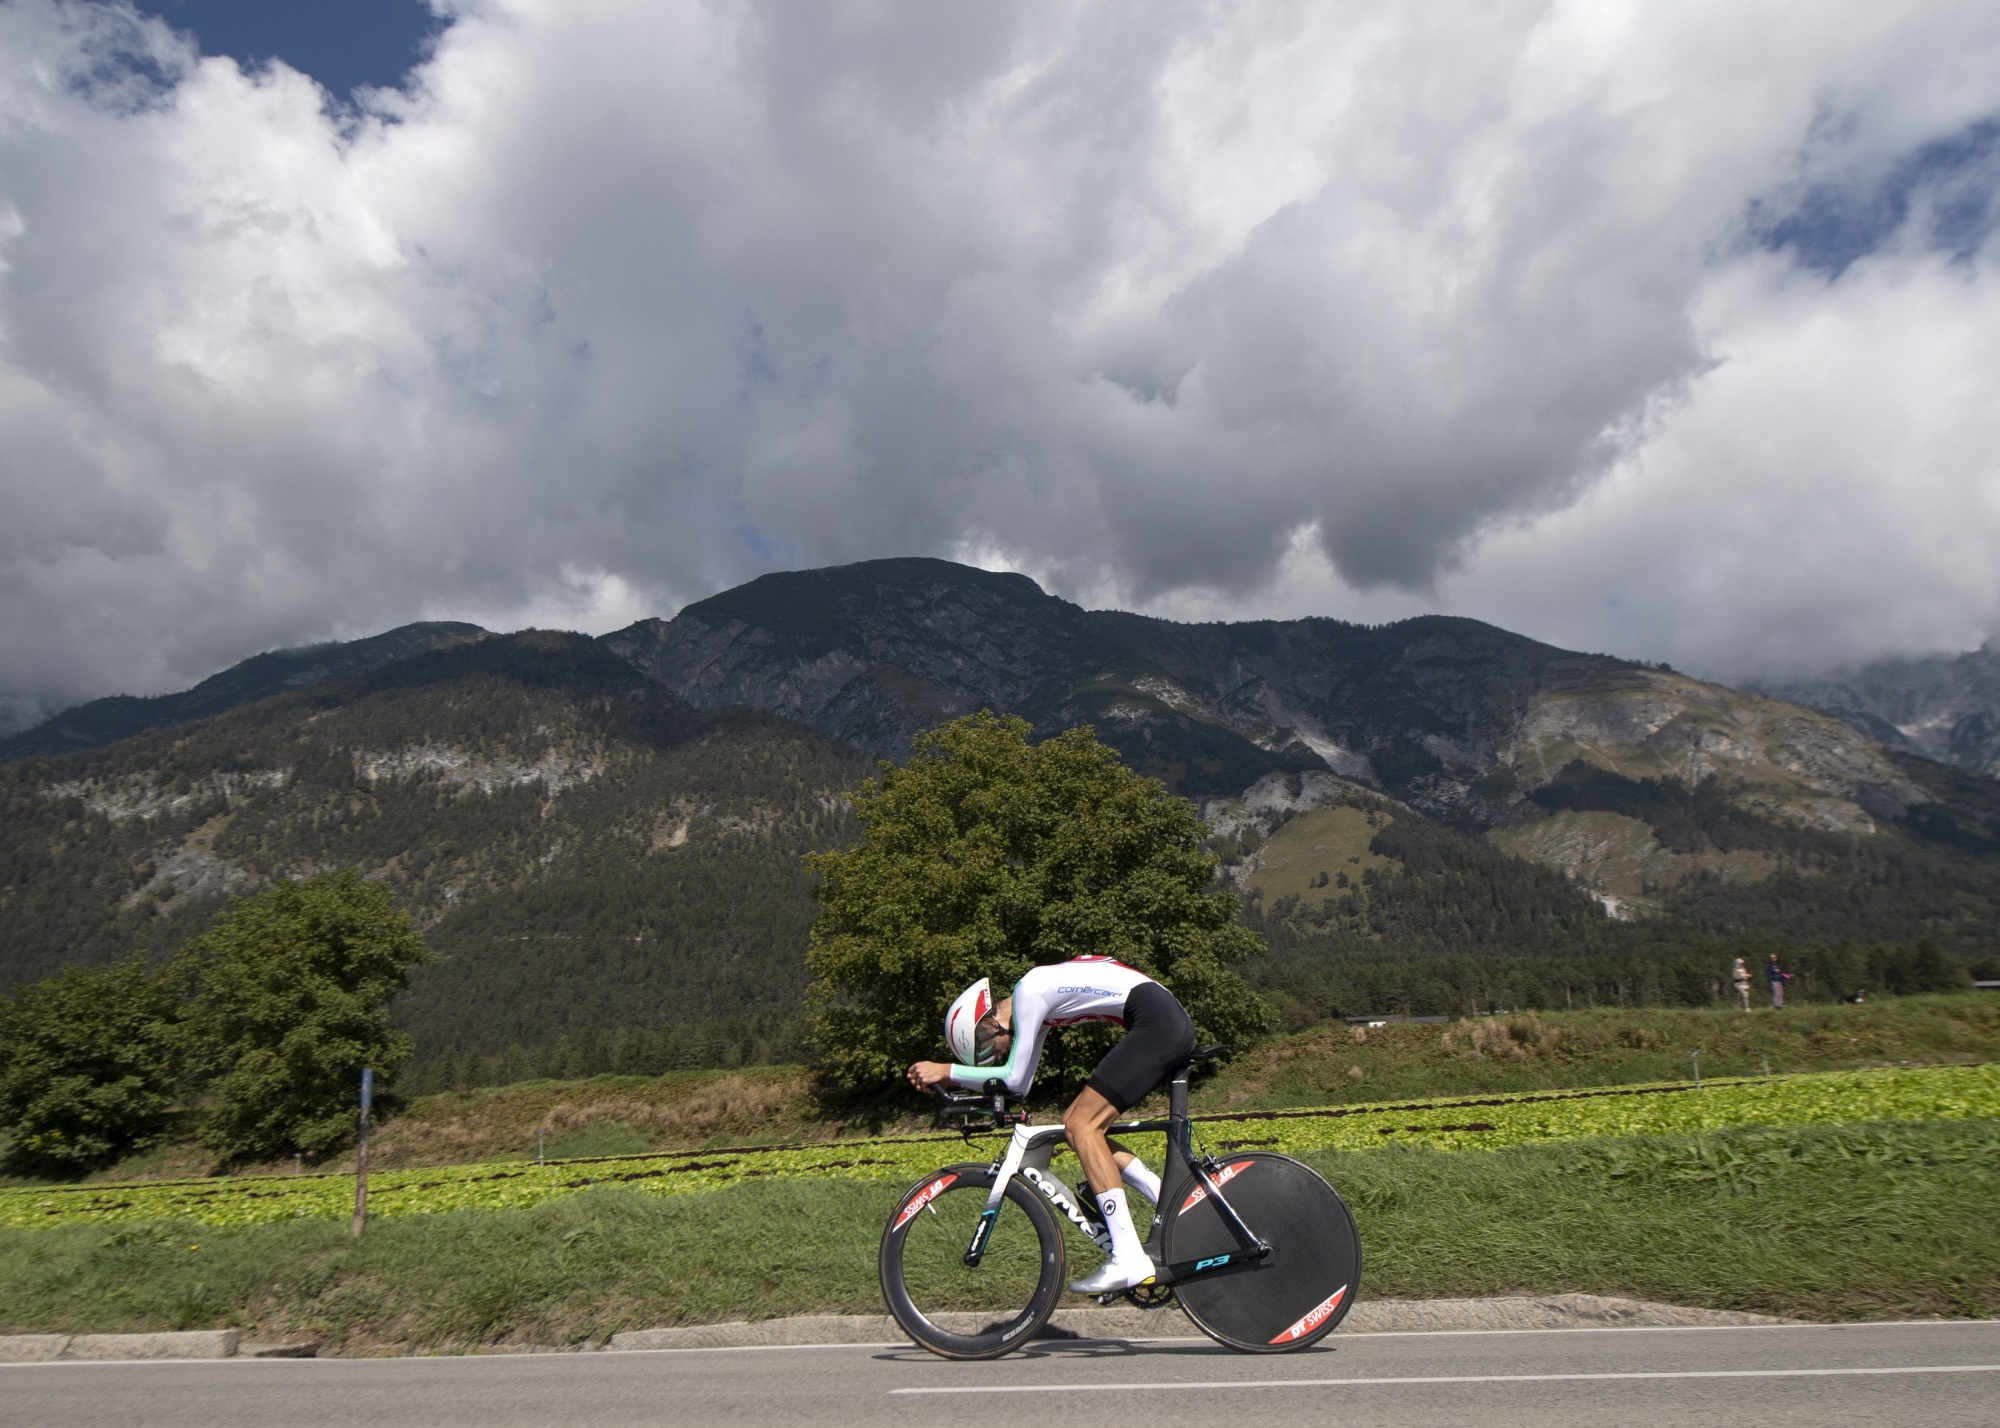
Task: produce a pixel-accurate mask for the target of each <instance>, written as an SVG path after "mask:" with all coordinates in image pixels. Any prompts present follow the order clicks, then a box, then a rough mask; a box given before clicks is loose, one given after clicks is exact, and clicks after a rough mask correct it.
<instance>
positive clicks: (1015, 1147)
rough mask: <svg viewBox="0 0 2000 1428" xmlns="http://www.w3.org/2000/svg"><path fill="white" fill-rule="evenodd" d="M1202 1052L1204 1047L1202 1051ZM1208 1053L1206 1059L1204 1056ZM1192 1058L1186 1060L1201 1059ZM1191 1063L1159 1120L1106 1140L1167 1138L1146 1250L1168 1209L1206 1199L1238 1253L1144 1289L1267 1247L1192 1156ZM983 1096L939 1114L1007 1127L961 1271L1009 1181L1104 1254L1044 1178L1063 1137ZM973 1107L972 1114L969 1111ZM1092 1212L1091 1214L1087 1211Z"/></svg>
mask: <svg viewBox="0 0 2000 1428" xmlns="http://www.w3.org/2000/svg"><path fill="white" fill-rule="evenodd" d="M1204 1049H1206V1048H1204ZM1211 1054H1213V1053H1212V1052H1211ZM1203 1059H1206V1058H1204V1057H1203V1056H1202V1055H1201V1053H1200V1052H1197V1053H1196V1054H1195V1057H1194V1060H1196V1061H1198V1060H1203ZM1192 1064H1193V1062H1192V1061H1191V1062H1190V1063H1189V1065H1187V1066H1183V1067H1181V1068H1180V1070H1178V1071H1176V1072H1175V1073H1174V1078H1173V1080H1172V1081H1171V1082H1169V1083H1168V1088H1167V1117H1166V1119H1165V1120H1150V1121H1118V1122H1116V1123H1115V1124H1113V1125H1112V1126H1111V1127H1110V1132H1111V1133H1113V1134H1125V1135H1139V1134H1143V1133H1146V1132H1149V1131H1165V1132H1166V1133H1167V1155H1166V1164H1165V1165H1164V1166H1163V1167H1162V1168H1161V1172H1162V1173H1161V1176H1160V1182H1161V1183H1160V1208H1159V1212H1158V1218H1157V1219H1156V1221H1155V1223H1154V1228H1153V1235H1152V1237H1151V1238H1150V1239H1149V1240H1148V1242H1147V1243H1148V1249H1149V1250H1150V1249H1152V1248H1153V1247H1154V1244H1155V1242H1156V1241H1158V1240H1159V1238H1160V1231H1161V1228H1162V1227H1163V1226H1164V1225H1165V1223H1166V1221H1167V1219H1168V1217H1169V1216H1172V1215H1176V1214H1178V1211H1177V1210H1176V1209H1172V1208H1169V1207H1173V1206H1184V1205H1188V1204H1190V1203H1197V1204H1198V1203H1199V1202H1200V1200H1201V1199H1213V1200H1214V1201H1215V1206H1216V1208H1217V1209H1218V1210H1220V1211H1221V1212H1222V1218H1223V1219H1224V1220H1225V1221H1226V1222H1227V1223H1228V1225H1229V1228H1230V1230H1231V1231H1232V1232H1233V1233H1234V1234H1235V1236H1236V1238H1237V1241H1238V1243H1239V1245H1240V1248H1238V1249H1234V1250H1230V1251H1229V1252H1227V1253H1225V1254H1219V1255H1210V1256H1209V1257H1208V1258H1206V1259H1198V1260H1189V1261H1187V1262H1185V1263H1182V1264H1166V1265H1158V1267H1157V1270H1156V1272H1155V1274H1154V1276H1153V1278H1152V1280H1151V1281H1149V1283H1150V1284H1151V1285H1154V1286H1160V1287H1164V1286H1166V1285H1170V1284H1177V1283H1180V1282H1181V1281H1182V1280H1186V1279H1192V1278H1193V1277H1194V1276H1195V1275H1197V1274H1210V1273H1213V1272H1214V1271H1216V1270H1220V1269H1227V1268H1228V1267H1229V1266H1230V1265H1232V1264H1242V1263H1244V1262H1246V1261H1249V1260H1261V1259H1265V1258H1268V1257H1269V1255H1270V1253H1271V1246H1270V1245H1269V1244H1267V1243H1266V1242H1265V1241H1264V1240H1263V1239H1262V1238H1260V1237H1259V1236H1258V1235H1257V1233H1256V1232H1255V1231H1253V1230H1252V1229H1251V1228H1250V1227H1249V1226H1248V1225H1246V1224H1245V1223H1244V1222H1243V1217H1242V1216H1241V1215H1239V1214H1237V1213H1236V1207H1235V1206H1234V1205H1231V1204H1230V1203H1229V1199H1228V1197H1227V1196H1225V1195H1224V1194H1223V1193H1222V1186H1223V1183H1224V1182H1225V1181H1226V1180H1228V1179H1229V1174H1228V1172H1227V1171H1225V1170H1223V1168H1222V1167H1221V1166H1220V1165H1219V1164H1218V1163H1217V1162H1216V1161H1215V1160H1213V1159H1212V1158H1211V1157H1209V1156H1207V1155H1196V1154H1195V1151H1194V1131H1193V1127H1192V1126H1191V1124H1190V1123H1189V1121H1188V1109H1187V1097H1188V1071H1189V1070H1190V1069H1191V1066H1192ZM986 1093H987V1094H986V1097H985V1098H978V1097H947V1098H946V1100H947V1106H946V1109H945V1111H944V1112H943V1114H945V1115H947V1116H950V1115H958V1116H961V1117H969V1116H973V1115H990V1116H991V1117H992V1118H993V1121H994V1124H995V1125H1004V1124H1007V1123H1008V1122H1009V1120H1010V1119H1011V1120H1012V1123H1013V1126H1014V1132H1013V1135H1012V1136H1011V1137H1010V1138H1009V1140H1008V1142H1007V1150H1006V1152H1005V1154H1003V1155H1001V1156H1000V1158H999V1159H998V1160H996V1161H994V1162H993V1190H992V1193H991V1194H989V1195H988V1196H987V1197H986V1208H985V1210H984V1211H983V1212H982V1213H981V1214H980V1216H979V1223H978V1224H977V1225H976V1226H975V1227H974V1228H973V1231H972V1243H971V1244H969V1245H968V1246H966V1250H965V1263H966V1265H967V1266H968V1267H969V1268H974V1269H976V1268H978V1267H979V1261H980V1259H981V1257H982V1256H983V1255H984V1254H985V1253H986V1241H987V1238H988V1236H989V1235H991V1234H992V1231H993V1222H994V1220H995V1219H996V1218H998V1216H999V1214H1000V1203H1001V1199H1002V1197H1003V1196H1004V1195H1005V1194H1006V1193H1007V1184H1008V1182H1009V1181H1011V1180H1012V1179H1013V1178H1014V1177H1015V1176H1016V1175H1019V1176H1020V1177H1021V1178H1022V1179H1023V1180H1025V1181H1027V1182H1028V1183H1029V1184H1030V1185H1032V1186H1034V1187H1035V1189H1037V1190H1039V1191H1040V1192H1041V1194H1042V1197H1043V1198H1044V1199H1046V1200H1047V1201H1048V1202H1049V1203H1050V1204H1051V1205H1053V1206H1055V1208H1056V1209H1058V1210H1060V1211H1061V1212H1062V1214H1063V1216H1064V1217H1065V1218H1066V1219H1067V1220H1068V1221H1069V1222H1070V1223H1071V1224H1072V1225H1074V1226H1076V1228H1077V1229H1078V1230H1080V1231H1081V1232H1082V1233H1083V1234H1084V1235H1085V1236H1086V1237H1087V1238H1089V1239H1090V1240H1091V1241H1092V1242H1093V1243H1094V1244H1096V1245H1097V1247H1098V1248H1099V1249H1103V1250H1109V1249H1110V1247H1111V1235H1110V1232H1109V1231H1107V1230H1106V1229H1105V1227H1104V1224H1103V1222H1102V1221H1101V1220H1099V1219H1098V1218H1097V1217H1096V1216H1095V1215H1094V1214H1089V1215H1086V1214H1085V1213H1084V1212H1083V1211H1082V1210H1080V1209H1079V1208H1078V1207H1077V1204H1076V1202H1075V1201H1074V1200H1073V1199H1071V1198H1070V1194H1069V1191H1068V1190H1067V1189H1066V1188H1065V1187H1064V1186H1063V1184H1062V1182H1061V1181H1060V1180H1059V1179H1058V1178H1057V1177H1056V1176H1055V1175H1054V1174H1052V1173H1051V1172H1050V1170H1049V1160H1050V1158H1051V1157H1053V1156H1054V1154H1055V1152H1056V1147H1057V1146H1060V1145H1067V1144H1068V1143H1069V1133H1068V1132H1067V1131H1066V1130H1065V1129H1064V1128H1063V1127H1062V1126H1060V1125H1052V1126H1031V1125H1029V1124H1027V1122H1026V1119H1025V1117H1020V1118H1014V1117H1010V1115H1009V1112H1008V1109H1007V1094H1006V1090H1005V1088H1004V1087H1003V1086H1002V1084H1001V1083H1000V1082H999V1081H988V1082H987V1083H986ZM975 1108H976V1109H975ZM1190 1181H1194V1182H1198V1184H1199V1186H1200V1189H1199V1190H1198V1191H1197V1192H1196V1199H1195V1200H1194V1201H1192V1202H1189V1201H1187V1200H1185V1199H1184V1198H1183V1192H1184V1191H1186V1190H1187V1188H1188V1184H1189V1182H1190ZM1094 1208H1095V1207H1093V1209H1094Z"/></svg>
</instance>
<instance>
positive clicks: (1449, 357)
mask: <svg viewBox="0 0 2000 1428" xmlns="http://www.w3.org/2000/svg"><path fill="white" fill-rule="evenodd" d="M440 8H441V9H442V10H444V11H445V13H446V14H447V15H448V16H449V18H450V19H451V21H452V23H451V25H450V28H449V29H448V30H446V31H445V33H444V35H443V37H442V39H441V41H440V43H439V45H438V47H437V50H436V52H435V54H434V56H433V57H432V58H431V59H430V60H429V61H428V62H427V63H426V64H425V65H423V66H422V67H421V68H420V69H419V70H418V71H416V72H415V73H414V74H413V75H412V77H411V80H410V82H409V84H408V86H407V87H406V89H405V90H403V91H389V92H382V93H377V94H375V95H373V96H372V97H368V98H367V99H366V100H365V103H364V107H363V108H362V109H360V110H356V109H353V108H347V107H342V106H339V105H336V104H334V103H333V102H332V101H331V100H330V98H329V97H328V96H327V95H326V94H324V93H323V92H322V91H320V90H319V89H318V88H317V87H316V86H315V85H313V83H312V82H311V81H310V80H308V79H307V78H305V77H304V76H302V75H299V74H296V73H294V72H292V71H290V70H288V69H285V68H284V67H283V66H272V67H269V68H266V69H264V70H261V71H257V72H254V73H247V74H246V73H245V72H243V71H242V70H241V69H239V68H238V66H236V65H235V64H234V63H232V62H231V61H228V60H224V59H206V60H203V59H200V58H198V56H197V54H196V52H195V51H194V50H193V49H192V48H191V47H190V46H189V45H188V44H187V43H186V42H185V41H183V40H182V39H180V38H178V37H176V36H175V35H174V34H173V33H172V32H171V31H170V30H168V29H166V28H165V27H163V26H161V25H159V24H158V23H157V22H152V21H143V20H141V19H140V18H139V17H138V16H136V15H135V14H134V13H133V12H132V11H130V10H129V9H126V8H123V7H122V6H120V5H115V4H109V3H99V0H0V709H4V710H5V711H6V713H5V714H4V715H0V722H11V723H16V724H18V723H20V722H24V721H26V720H29V719H31V718H33V717H36V716H37V715H39V714H40V713H42V712H46V711H47V710H49V709H52V708H54V707H58V706H60V705H62V704H64V703H67V702H70V701H73V700H75V699H78V698H84V697H89V696H92V695H96V694H100V693H105V692H109V691H111V690H117V689H123V690H130V691H134V692H142V691H149V690H154V689H161V688H170V687H175V686H177V685H179V684H184V683H186V682H189V681H191V680H193V679H195V678H199V677H200V676H202V675H204V674H207V673H209V672H211V671H212V670H213V669H214V668H216V667H219V666H220V665H222V664H224V663H227V662H229V661H230V660H233V659H237V658H241V657H242V656H244V655H247V654H249V653H252V652H254V651H255V650H257V649H260V648H266V647H269V646H271V645H276V644H282V643H288V642H297V641H301V640H305V639H313V638H326V637H329V636H341V635H355V634H362V633H368V632H371V631H373V630H376V629H379V628H382V627H384V626H386V625H389V624H393V623H397V622H399V621H401V620H405V619H412V618H420V617H426V616H433V617H460V618H471V619H478V620H482V621H484V622H487V623H495V624H502V625H505V624H511V623H520V622H525V621H529V620H533V621H538V622H542V623H558V624H570V625H577V626H583V627H588V628H608V627H610V626H613V625H615V624H618V623H622V622H623V621H625V620H628V619H630V618H632V617H634V616H635V615H637V614H640V613H645V612H648V611H654V610H662V611H664V610H670V609H672V608H673V607H674V606H676V605H677V604H678V603H679V602H681V601H683V600H686V599H690V598H694V597H697V596H699V595H702V594H705V593H708V592H709V591H712V590H714V589H716V588H719V587H721V586H723V585H726V584H729V583H732V582H734V581H736V580H739V579H742V578H747V577H748V576H750V575H753V574H756V573H758V572H759V571H761V570H765V569H770V568H774V567H780V566H796V565H806V564H819V563H826V562H832V561H840V560H849V559H857V558H864V557H871V556H880V555H893V554H915V553H934V554H960V555H970V556H976V557H977V558H979V559H981V560H982V561H984V562H987V563H1002V564H1007V565H1010V566H1013V567H1015V568H1019V569H1023V570H1027V571H1029V572H1030V573H1033V574H1036V575H1038V576H1040V577H1041V578H1043V579H1044V580H1045V582H1046V583H1048V584H1049V585H1051V587H1052V588H1055V589H1058V590H1060V591H1062V592H1063V593H1067V594H1072V595H1075V596H1078V597H1080V598H1086V599H1092V600H1097V601H1102V602H1117V603H1125V604H1136V605H1141V606H1144V607H1147V608H1152V609H1156V610H1159V611H1162V612H1170V613H1183V614H1193V615H1208V614H1227V615H1244V614H1258V613H1283V614H1302V613H1323V614H1335V615H1343V616H1347V617H1350V618H1384V617H1389V616H1393V615H1397V614H1404V613H1411V612H1414V611H1415V610H1418V609H1424V608H1445V609H1451V610H1454V611H1458V612H1461V613H1466V614H1473V615H1478V616H1481V617H1483V618H1488V619H1493V620H1495V621H1497V622H1499V623H1503V624H1509V625H1511V626H1513V627H1515V628H1520V629H1524V630H1526V631H1528V632H1530V633H1533V634H1537V635H1539V636H1542V637H1544V638H1549V639H1552V640H1558V641H1561V642H1565V643H1571V644H1579V645H1583V646H1586V647H1591V648H1604V649H1611V650H1614V651H1617V652H1620V653H1629V654H1633V655H1638V656H1643V657H1648V658H1671V659H1673V660H1674V661H1675V662H1676V663H1677V664H1685V665H1689V666H1692V667H1696V668H1704V669H1709V670H1713V671H1715V672H1718V673H1725V674H1729V675H1748V674H1753V673H1777V672H1784V671H1788V670H1797V669H1804V668H1808V667H1815V666H1818V665H1823V664H1825V663H1829V662H1833V661H1838V660H1844V659H1851V658H1858V657H1862V656H1865V655H1869V654H1874V653H1880V652H1885V651H1888V650H1891V649H1915V648H1939V647H1960V646H1963V645H1965V644H1968V643H1975V642H1977V639H1978V638H1980V637H1981V636H1982V635H1983V634H1984V633H1986V632H1987V631H1989V630H1990V629H1991V627H1992V626H1993V623H1994V618H1995V614H1996V610H1997V609H2000V590H1996V589H1995V577H1994V575H1993V570H1994V569H1995V568H1996V566H2000V562H1996V561H1995V560H1994V559H1993V552H1994V549H1995V538H1996V536H2000V487H1996V481H1997V480H2000V477H1996V462H1995V457H1994V456H1993V453H1994V452H1995V451H1996V449H2000V448H1996V445H1995V442H1994V435H1995V432H1994V429H1993V428H1994V424H1995V418H1994V417H1993V414H1992V413H1993V409H1994V405H1995V404H1994V403H1993V401H1992V399H1991V396H1990V393H1991V392H1992V391H1993V390H1994V389H1995V382H1996V379H2000V349H1997V348H1996V341H1995V337H1994V334H1995V332H1996V331H2000V328H1996V325H1995V322H1994V317H1995V316H1996V314H1995V313H1994V312H1993V308H1994V305H1995V299H1994V297H1993V294H1992V291H1991V289H1992V284H1993V268H1994V252H1993V243H1992V239H1991V231H1992V226H1993V225H1992V223H1991V222H1989V221H1988V205H1989V201H1991V196H1992V194H1993V190H1994V188H1995V185H1996V177H2000V160H1996V155H2000V127H1996V123H1995V119H1996V116H2000V13H1996V12H1994V11H1993V10H1992V9H1991V7H1989V6H1980V5H1976V4H1969V3H1944V2H1943V0H1934V3H1911V4H1906V5H1900V6H1881V5H1865V4H1860V3H1834V0H1818V2H1817V3H1814V4H1811V5H1805V4H1796V3H1785V4H1780V3H1766V4H1752V5H1744V4H1740V3H1739V4H1734V5H1724V4H1719V3H1718V4H1704V3H1688V4H1684V5H1677V6H1642V5H1637V4H1630V5H1620V4H1609V3H1602V0H1592V3H1534V4H1528V3H1516V4H1498V5H1495V4H1483V5H1471V4H1465V5H1447V6H1409V5H1402V4H1392V3H1377V4H1370V3H1347V4H1338V5H1327V4H1312V5H1307V4H1298V5H1283V4H1268V5H1247V6H1246V5H1220V4H1216V5H1202V4H1151V5H1143V6H1142V5H1066V4H1054V3H1048V4H1024V5H993V6H951V7H931V6H887V5H877V4H860V3H856V4H842V5H812V6H796V5H778V4H758V3H750V0H738V3H722V0H717V2H716V3H708V4H698V3H673V0H658V2H657V3H646V4H639V3H632V0H615V3H614V0H451V3H449V4H441V5H440ZM1995 202H2000V201H1995ZM1993 216H1994V217H2000V207H1996V208H1995V210H1994V213H1993Z"/></svg>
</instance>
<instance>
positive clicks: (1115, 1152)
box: [1106, 1140, 1160, 1205]
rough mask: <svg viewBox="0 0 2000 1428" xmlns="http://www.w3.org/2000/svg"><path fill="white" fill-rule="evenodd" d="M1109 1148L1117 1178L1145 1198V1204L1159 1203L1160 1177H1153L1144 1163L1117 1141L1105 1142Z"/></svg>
mask: <svg viewBox="0 0 2000 1428" xmlns="http://www.w3.org/2000/svg"><path fill="white" fill-rule="evenodd" d="M1106 1144H1107V1145H1109V1146H1110V1147H1111V1159H1112V1160H1113V1161H1114V1162H1116V1164H1117V1166H1118V1178H1119V1179H1120V1180H1123V1181H1124V1182H1125V1183H1126V1184H1127V1185H1129V1186H1131V1187H1132V1188H1133V1189H1134V1190H1137V1191H1138V1192H1139V1193H1140V1194H1141V1195H1144V1196H1145V1197H1146V1203H1148V1204H1150V1205H1157V1204H1159V1203H1160V1177H1159V1176H1157V1175H1155V1174H1154V1173H1153V1172H1152V1170H1151V1169H1150V1168H1149V1167H1148V1166H1147V1164H1146V1162H1145V1161H1143V1160H1141V1159H1139V1157H1138V1156H1136V1155H1134V1154H1133V1153H1132V1152H1131V1151H1130V1150H1128V1149H1126V1148H1125V1147H1124V1146H1122V1145H1120V1144H1119V1143H1118V1142H1117V1141H1115V1140H1113V1141H1107V1142H1106Z"/></svg>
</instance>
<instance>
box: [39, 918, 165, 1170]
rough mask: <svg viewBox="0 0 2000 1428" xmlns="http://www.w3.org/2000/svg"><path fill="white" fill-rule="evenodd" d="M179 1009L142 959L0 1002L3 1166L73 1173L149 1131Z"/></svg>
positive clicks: (158, 1123)
mask: <svg viewBox="0 0 2000 1428" xmlns="http://www.w3.org/2000/svg"><path fill="white" fill-rule="evenodd" d="M180 1012H181V1002H180V998H179V996H178V995H177V994H176V992H175V990H174V988H173V987H172V986H171V985H169V984H168V983H167V982H166V981H165V980H163V979H162V978H160V977H158V976H156V975H155V974H154V973H153V972H152V971H151V970H150V969H149V968H148V967H147V965H146V958H145V954H144V953H139V954H136V955H134V956H133V957H131V958H130V959H129V960H127V961H124V962H119V963H116V964H115V965H113V966H110V967H101V968H93V969H91V970H87V971H86V970H84V969H82V968H78V967H70V968H67V969H66V970H65V971H64V972H63V973H62V974H61V975H60V976H56V977H51V978H49V979H48V980H47V981H44V982H37V983H35V984H33V985H32V986H26V987H22V988H21V989H20V990H18V991H16V992H15V993H14V994H13V996H11V997H8V998H6V999H5V1000H0V1123H4V1124H7V1125H9V1126H11V1128H12V1131H13V1143H12V1145H11V1146H10V1147H9V1150H8V1154H7V1165H8V1168H9V1169H10V1170H16V1171H23V1172H26V1173H29V1174H36V1175H74V1174H79V1173H81V1172H83V1171H86V1170H90V1169H92V1168H94V1167H96V1166H99V1165H102V1164H104V1163H106V1162H108V1161H111V1160H115V1159H116V1158H117V1157H118V1156H120V1155H122V1154H124V1153H125V1152H127V1151H129V1150H133V1149H136V1148H138V1147H139V1146H141V1145H143V1144H144V1143H145V1142H147V1141H148V1140H150V1139H151V1138H152V1137H154V1136H156V1135H157V1134H159V1132H160V1131H161V1130H162V1129H163V1128H164V1126H165V1123H166V1119H167V1113H168V1111H169V1110H170V1109H171V1108H172V1105H173V1101H174V1095H175V1089H176V1087H175V1082H176V1070H177V1057H176V1046H175V1027H176V1023H177V1022H178V1021H179V1019H180Z"/></svg>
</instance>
